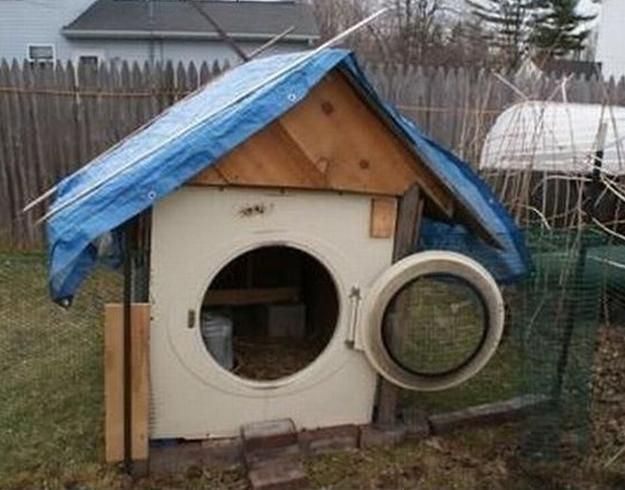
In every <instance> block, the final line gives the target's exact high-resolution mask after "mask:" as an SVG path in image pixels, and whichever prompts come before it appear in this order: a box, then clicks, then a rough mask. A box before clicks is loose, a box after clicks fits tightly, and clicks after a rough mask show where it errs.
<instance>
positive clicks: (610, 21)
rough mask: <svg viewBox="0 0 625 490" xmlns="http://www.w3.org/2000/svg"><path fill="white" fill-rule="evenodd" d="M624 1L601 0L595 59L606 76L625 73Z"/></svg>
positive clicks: (616, 75) (617, 76)
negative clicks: (600, 64) (624, 47)
mask: <svg viewBox="0 0 625 490" xmlns="http://www.w3.org/2000/svg"><path fill="white" fill-rule="evenodd" d="M624 24H625V1H624V0H603V2H602V7H601V18H600V22H599V38H598V41H597V56H596V58H597V61H598V62H600V63H602V73H603V75H604V76H605V77H606V78H607V77H611V76H613V77H615V78H620V77H622V76H623V75H625V49H623V45H624V44H625V30H624Z"/></svg>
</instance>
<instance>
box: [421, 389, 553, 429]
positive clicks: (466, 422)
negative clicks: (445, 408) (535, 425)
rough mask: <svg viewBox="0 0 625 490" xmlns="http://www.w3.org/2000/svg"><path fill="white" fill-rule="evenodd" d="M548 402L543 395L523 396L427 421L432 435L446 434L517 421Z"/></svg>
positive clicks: (434, 417)
mask: <svg viewBox="0 0 625 490" xmlns="http://www.w3.org/2000/svg"><path fill="white" fill-rule="evenodd" d="M549 401H550V398H549V397H547V396H544V395H525V396H520V397H516V398H512V399H510V400H507V401H504V402H498V403H489V404H485V405H477V406H475V407H470V408H465V409H464V410H458V411H455V412H447V413H441V414H436V415H431V416H430V418H429V421H430V426H431V427H432V432H433V433H434V434H436V435H439V434H446V433H448V432H451V431H453V430H455V429H458V428H461V427H467V426H476V425H489V424H498V423H503V422H509V421H511V420H518V419H519V418H521V417H524V416H527V415H529V414H531V413H533V412H535V411H537V410H540V409H541V407H544V406H546V404H548V403H549Z"/></svg>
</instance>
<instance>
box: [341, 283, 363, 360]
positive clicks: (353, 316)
mask: <svg viewBox="0 0 625 490" xmlns="http://www.w3.org/2000/svg"><path fill="white" fill-rule="evenodd" d="M349 299H350V304H351V307H350V312H349V315H350V318H349V329H348V332H347V339H345V343H346V344H347V345H349V346H350V347H352V348H354V347H356V328H357V326H358V313H359V309H360V302H361V301H362V294H361V291H360V288H359V287H358V286H352V289H351V291H350V293H349Z"/></svg>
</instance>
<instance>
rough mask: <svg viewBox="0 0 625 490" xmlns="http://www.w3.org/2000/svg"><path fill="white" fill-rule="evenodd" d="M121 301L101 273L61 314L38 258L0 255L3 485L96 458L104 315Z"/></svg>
mask: <svg viewBox="0 0 625 490" xmlns="http://www.w3.org/2000/svg"><path fill="white" fill-rule="evenodd" d="M120 297H121V296H120V281H119V278H118V277H117V275H115V274H114V273H112V272H107V271H99V272H97V273H96V274H95V275H94V276H93V277H92V278H91V279H89V281H88V282H87V283H86V285H85V287H84V289H83V291H82V292H81V293H80V295H79V297H78V298H77V299H76V302H75V304H74V306H73V307H72V308H71V309H69V310H64V309H62V308H60V307H58V306H56V305H55V304H54V303H52V302H51V301H50V299H49V296H48V290H47V271H46V260H45V256H44V255H43V254H38V253H32V254H28V253H22V252H20V253H9V252H4V253H0V376H1V382H0V400H2V402H1V403H0V454H1V455H2V457H0V487H3V484H2V481H3V477H8V476H9V475H15V474H17V473H21V472H25V473H36V472H38V471H44V472H52V473H54V471H55V469H58V468H60V467H65V468H67V467H71V466H73V465H79V464H88V463H93V462H98V461H99V460H100V456H101V448H102V445H103V435H102V433H103V427H102V414H103V395H102V393H103V390H102V384H103V383H102V371H103V349H102V334H103V329H102V321H103V316H102V312H103V305H104V303H106V302H115V301H119V298H120Z"/></svg>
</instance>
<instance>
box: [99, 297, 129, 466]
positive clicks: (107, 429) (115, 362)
mask: <svg viewBox="0 0 625 490" xmlns="http://www.w3.org/2000/svg"><path fill="white" fill-rule="evenodd" d="M123 327H124V320H123V314H122V308H121V305H119V304H109V305H105V307H104V409H105V416H104V440H105V444H104V446H105V450H104V453H105V460H106V462H107V463H117V462H119V461H122V460H123V459H124V362H123V352H124V335H123Z"/></svg>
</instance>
